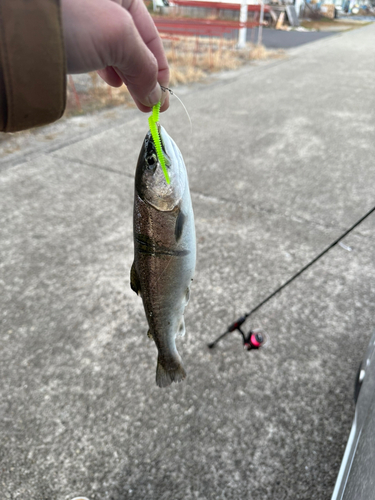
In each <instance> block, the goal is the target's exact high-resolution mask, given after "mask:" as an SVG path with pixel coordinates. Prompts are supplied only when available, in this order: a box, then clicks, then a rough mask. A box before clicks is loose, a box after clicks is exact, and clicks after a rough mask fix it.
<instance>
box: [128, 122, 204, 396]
mask: <svg viewBox="0 0 375 500" xmlns="http://www.w3.org/2000/svg"><path fill="white" fill-rule="evenodd" d="M158 129H159V134H160V139H161V143H162V148H163V153H164V157H165V162H166V167H167V169H168V174H169V178H170V184H167V183H166V180H165V177H164V174H163V171H162V169H161V165H160V163H159V160H158V157H157V153H156V148H155V144H154V141H153V139H152V136H151V133H150V132H148V134H147V135H146V137H145V140H144V142H143V145H142V149H141V152H140V154H139V159H138V164H137V169H136V173H135V190H134V214H133V230H134V263H133V265H132V269H131V277H130V278H131V279H130V282H131V288H132V289H133V290H134V291H135V292H136V293H137V294H138V295H140V296H141V297H142V301H143V306H144V310H145V313H146V318H147V322H148V326H149V330H148V336H149V337H150V338H152V339H153V340H154V342H155V344H156V347H157V349H158V361H157V368H156V384H157V385H158V386H159V387H167V386H168V385H170V384H171V383H172V382H180V381H182V380H183V379H184V378H185V377H186V372H185V369H184V367H183V365H182V361H181V357H180V355H179V353H178V352H177V348H176V336H182V335H184V333H185V322H184V311H185V307H186V305H187V303H188V302H189V297H190V285H191V282H192V280H193V275H194V270H195V258H196V243H195V227H194V214H193V208H192V204H191V199H190V191H189V183H188V177H187V172H186V168H185V163H184V160H183V158H182V155H181V153H180V150H179V149H178V147H177V145H176V144H175V142H174V141H173V139H172V138H171V137H170V136H169V135H168V134H167V132H166V131H165V129H164V128H163V127H162V126H160V125H158Z"/></svg>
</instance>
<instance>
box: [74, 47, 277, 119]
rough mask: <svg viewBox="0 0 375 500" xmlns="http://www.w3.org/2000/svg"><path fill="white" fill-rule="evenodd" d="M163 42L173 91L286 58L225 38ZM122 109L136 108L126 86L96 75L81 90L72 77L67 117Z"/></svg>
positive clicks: (262, 48)
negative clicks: (252, 64)
mask: <svg viewBox="0 0 375 500" xmlns="http://www.w3.org/2000/svg"><path fill="white" fill-rule="evenodd" d="M163 42H164V47H165V51H166V55H167V58H168V61H169V65H170V84H169V85H170V87H171V88H172V89H173V88H174V87H176V86H177V85H178V84H189V83H192V82H197V81H202V80H204V79H205V78H207V77H208V76H209V75H210V74H212V73H214V72H217V71H223V70H233V69H236V68H238V67H240V66H242V65H244V64H247V63H248V62H249V61H253V60H261V59H268V58H276V57H283V52H282V51H269V50H267V49H266V48H265V47H264V46H262V45H252V44H248V45H247V47H246V48H244V49H241V50H239V49H237V48H236V42H235V41H234V40H224V39H223V38H210V39H209V38H196V37H180V38H179V39H174V40H164V41H163ZM121 105H124V106H127V107H131V106H133V107H134V106H135V105H134V102H133V100H132V98H131V96H130V94H129V92H128V90H127V88H126V87H125V86H124V85H123V86H122V87H120V88H113V87H109V86H108V85H107V84H105V83H104V82H103V81H102V80H101V78H100V77H99V76H98V75H97V74H96V73H90V79H89V81H88V84H87V85H86V86H84V88H83V89H82V85H80V86H78V85H74V82H73V78H72V77H69V80H68V96H67V107H66V111H65V116H72V115H77V114H82V113H86V112H91V111H95V110H99V109H104V108H111V107H115V106H121Z"/></svg>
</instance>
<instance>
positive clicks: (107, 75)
mask: <svg viewBox="0 0 375 500" xmlns="http://www.w3.org/2000/svg"><path fill="white" fill-rule="evenodd" d="M97 73H98V75H99V76H100V77H101V78H102V79H103V80H104V81H105V82H106V83H108V85H111V87H121V85H122V84H123V83H124V82H123V81H122V79H121V77H120V76H119V75H118V74H117V73H116V71H115V70H114V69H113V68H112V67H111V66H107V67H106V68H104V69H100V70H98V71H97Z"/></svg>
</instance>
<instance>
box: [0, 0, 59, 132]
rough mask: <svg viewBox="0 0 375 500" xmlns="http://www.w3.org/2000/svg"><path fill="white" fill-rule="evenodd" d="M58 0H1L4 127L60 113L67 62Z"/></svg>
mask: <svg viewBox="0 0 375 500" xmlns="http://www.w3.org/2000/svg"><path fill="white" fill-rule="evenodd" d="M59 4H60V2H59V0H0V130H1V131H4V132H15V131H18V130H24V129H27V128H31V127H35V126H38V125H45V124H46V123H50V122H53V121H55V120H57V119H58V118H60V117H61V115H62V114H63V112H64V109H65V99H66V64H65V51H64V42H63V36H62V25H61V17H60V5H59Z"/></svg>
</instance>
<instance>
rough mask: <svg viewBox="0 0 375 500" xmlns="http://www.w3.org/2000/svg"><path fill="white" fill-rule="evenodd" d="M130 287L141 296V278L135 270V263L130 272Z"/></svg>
mask: <svg viewBox="0 0 375 500" xmlns="http://www.w3.org/2000/svg"><path fill="white" fill-rule="evenodd" d="M130 287H131V289H132V290H133V291H134V292H135V293H136V294H137V295H140V291H141V286H140V284H139V278H138V274H137V271H136V270H135V265H134V262H133V265H132V268H131V271H130Z"/></svg>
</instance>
